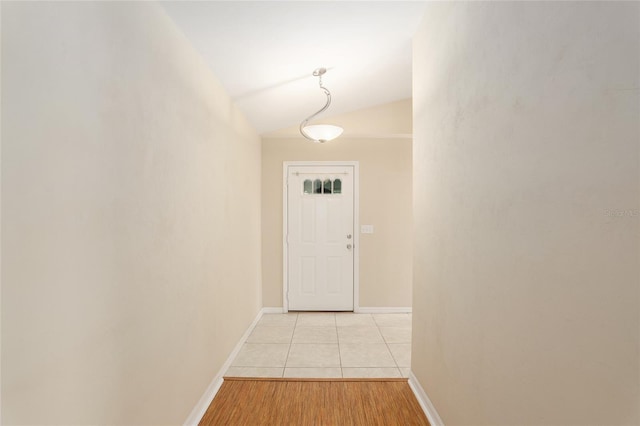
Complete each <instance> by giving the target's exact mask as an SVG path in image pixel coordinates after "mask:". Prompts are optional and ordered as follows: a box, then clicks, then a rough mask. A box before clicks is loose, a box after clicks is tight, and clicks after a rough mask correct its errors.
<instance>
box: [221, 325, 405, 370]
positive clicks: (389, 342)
mask: <svg viewBox="0 0 640 426" xmlns="http://www.w3.org/2000/svg"><path fill="white" fill-rule="evenodd" d="M410 366H411V314H354V313H325V312H319V313H311V312H309V313H307V312H305V313H288V314H265V315H263V316H262V318H261V319H260V321H259V322H258V324H257V325H256V327H255V328H254V329H253V331H252V333H251V335H249V337H248V338H247V340H246V342H245V343H244V345H243V346H242V348H241V349H240V352H239V353H238V355H237V356H236V358H235V360H234V361H233V363H232V364H231V367H229V369H228V370H227V372H226V373H225V375H226V376H234V377H314V378H336V377H345V378H347V377H357V378H362V377H385V378H388V377H408V376H409V369H410Z"/></svg>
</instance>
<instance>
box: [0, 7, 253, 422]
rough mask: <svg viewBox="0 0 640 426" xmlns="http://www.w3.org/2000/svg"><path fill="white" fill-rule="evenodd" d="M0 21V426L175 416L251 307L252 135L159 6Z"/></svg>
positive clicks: (221, 357)
mask: <svg viewBox="0 0 640 426" xmlns="http://www.w3.org/2000/svg"><path fill="white" fill-rule="evenodd" d="M1 28H2V423H3V424H140V425H143V424H181V423H182V422H184V421H185V419H186V418H187V416H188V415H189V413H190V411H191V410H192V408H193V407H194V406H195V404H196V403H197V402H198V400H199V398H200V397H201V395H202V394H203V392H204V390H205V389H206V387H207V386H208V384H209V382H210V380H211V378H212V377H214V376H215V374H216V373H217V371H218V370H219V369H220V367H221V366H222V364H223V362H224V361H225V360H226V358H227V356H228V355H229V353H230V352H231V350H232V349H233V347H234V346H235V344H236V343H237V341H238V339H239V338H240V337H241V335H242V334H243V333H244V331H245V330H246V328H247V327H248V326H249V324H250V323H251V321H252V320H253V318H254V317H255V315H256V314H257V313H258V311H259V309H260V307H261V271H260V193H259V191H257V190H255V188H256V184H258V185H259V182H260V149H261V148H260V139H259V137H258V136H257V134H256V133H255V132H254V131H253V130H252V129H251V127H250V126H249V125H248V124H247V122H246V121H245V119H244V117H243V116H242V115H241V114H240V113H239V112H238V110H237V109H236V108H235V106H234V105H233V103H232V102H231V100H230V98H229V97H228V96H227V95H226V93H225V92H224V91H223V89H222V87H221V85H220V84H219V83H218V82H217V80H216V78H215V77H214V76H213V75H212V74H211V73H210V71H209V69H208V67H207V66H206V65H205V63H204V62H203V61H202V60H201V58H200V56H199V55H198V54H197V53H196V52H195V51H194V49H193V48H192V47H191V45H190V44H189V43H188V42H187V40H186V39H185V38H184V36H183V35H182V34H181V33H180V32H179V31H178V30H177V28H176V27H175V26H174V24H173V23H172V22H171V20H170V19H169V18H168V17H167V16H166V14H165V12H164V11H163V9H162V8H161V7H160V6H159V5H157V4H154V3H147V2H75V3H74V2H29V3H24V2H23V3H12V2H3V3H2V27H1Z"/></svg>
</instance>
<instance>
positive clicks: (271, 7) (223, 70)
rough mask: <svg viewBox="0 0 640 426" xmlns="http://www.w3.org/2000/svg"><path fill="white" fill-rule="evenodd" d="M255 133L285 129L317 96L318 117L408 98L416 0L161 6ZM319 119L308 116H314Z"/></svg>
mask: <svg viewBox="0 0 640 426" xmlns="http://www.w3.org/2000/svg"><path fill="white" fill-rule="evenodd" d="M160 4H161V5H162V6H163V7H164V8H165V10H166V11H167V13H168V14H169V16H170V17H171V19H173V21H174V22H175V23H176V25H177V26H178V27H179V28H180V29H181V30H182V32H183V33H184V34H185V35H186V37H187V38H188V39H189V40H190V41H191V43H192V44H193V46H194V47H195V48H196V50H198V51H199V52H200V54H201V55H202V56H203V57H204V59H205V61H206V62H207V63H208V64H209V66H210V67H211V70H212V71H213V73H214V74H215V75H216V77H217V78H218V79H219V80H220V82H221V83H222V85H223V86H224V87H225V88H226V90H227V92H228V93H229V94H230V95H231V97H232V98H233V100H234V101H235V102H236V104H237V105H238V107H239V108H240V109H241V110H242V111H243V112H244V113H245V115H246V116H247V118H248V119H249V121H250V122H251V124H252V125H253V126H254V128H255V129H256V130H257V131H258V133H265V132H270V131H274V130H278V129H282V128H285V127H290V126H294V125H297V124H299V123H300V121H302V120H303V119H304V118H306V117H307V116H309V115H311V114H312V113H314V112H315V111H317V110H319V109H320V108H321V107H322V106H323V105H324V102H325V99H326V98H325V95H324V94H323V93H322V91H321V90H320V89H319V88H318V78H317V77H313V75H312V73H313V70H314V69H316V68H319V67H325V68H327V69H328V72H327V73H326V74H325V75H324V77H323V83H324V85H325V86H326V87H327V88H328V89H329V90H330V91H331V94H332V104H331V107H330V109H329V110H328V111H327V112H325V113H324V115H325V116H330V115H335V114H339V113H344V112H349V111H354V110H358V109H362V108H366V107H370V106H374V105H379V104H383V103H387V102H392V101H396V100H400V99H406V98H410V97H411V40H412V37H413V34H414V32H415V30H416V29H417V27H418V24H419V23H420V21H421V19H422V15H423V13H424V9H425V3H424V2H422V1H410V2H405V1H353V2H351V1H208V2H206V1H205V2H197V1H196V2H191V1H171V2H161V3H160ZM321 117H322V116H320V117H319V118H318V119H316V120H315V121H314V122H320V121H322V120H321Z"/></svg>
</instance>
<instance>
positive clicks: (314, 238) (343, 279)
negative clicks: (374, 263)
mask: <svg viewBox="0 0 640 426" xmlns="http://www.w3.org/2000/svg"><path fill="white" fill-rule="evenodd" d="M287 179H288V181H287V242H288V247H287V256H288V259H287V268H288V270H287V275H288V295H287V296H288V303H289V309H290V310H322V311H351V310H353V287H354V275H353V272H354V245H353V239H352V236H353V229H354V167H353V166H289V167H288V172H287Z"/></svg>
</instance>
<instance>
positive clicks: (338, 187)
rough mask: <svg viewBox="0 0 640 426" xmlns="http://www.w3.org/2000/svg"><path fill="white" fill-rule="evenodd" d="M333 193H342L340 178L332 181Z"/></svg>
mask: <svg viewBox="0 0 640 426" xmlns="http://www.w3.org/2000/svg"><path fill="white" fill-rule="evenodd" d="M333 193H334V194H342V181H341V180H340V179H336V180H334V181H333Z"/></svg>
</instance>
